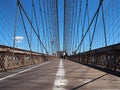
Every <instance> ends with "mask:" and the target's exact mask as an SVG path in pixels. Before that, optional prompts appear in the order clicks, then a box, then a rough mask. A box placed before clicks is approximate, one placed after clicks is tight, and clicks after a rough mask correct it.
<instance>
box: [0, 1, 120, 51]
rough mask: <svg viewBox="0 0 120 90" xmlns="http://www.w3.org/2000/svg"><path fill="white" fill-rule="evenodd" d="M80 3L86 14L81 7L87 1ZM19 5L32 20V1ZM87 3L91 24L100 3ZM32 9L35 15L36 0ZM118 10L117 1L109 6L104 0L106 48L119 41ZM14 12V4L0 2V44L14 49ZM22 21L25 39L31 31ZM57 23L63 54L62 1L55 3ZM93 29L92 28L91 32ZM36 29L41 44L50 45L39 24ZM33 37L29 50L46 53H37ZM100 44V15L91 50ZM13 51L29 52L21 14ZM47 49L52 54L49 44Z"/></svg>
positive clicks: (101, 42)
mask: <svg viewBox="0 0 120 90" xmlns="http://www.w3.org/2000/svg"><path fill="white" fill-rule="evenodd" d="M47 1H49V0H47ZM82 1H83V2H82V3H83V7H82V11H83V13H84V10H85V6H84V4H85V2H86V0H82ZM21 3H22V5H23V6H24V8H25V10H26V12H27V14H28V16H29V17H30V18H31V16H32V15H31V12H32V11H31V9H32V7H31V5H32V4H31V3H32V2H31V0H21ZM88 3H89V10H90V12H89V14H90V20H91V19H92V17H93V15H94V12H95V10H96V8H97V6H98V3H99V0H88ZM108 4H109V5H108ZM48 5H49V4H48ZM35 6H36V11H37V10H38V9H39V8H38V0H35ZM118 8H119V0H115V1H112V2H111V3H110V0H104V12H105V23H106V30H107V38H108V39H107V41H108V45H111V44H116V43H119V41H120V40H119V38H117V37H120V31H119V25H120V24H119V22H118V21H119V9H118ZM107 9H108V10H107ZM15 10H16V0H1V1H0V30H1V32H0V44H2V45H7V46H13V36H14V32H13V31H14V25H15ZM36 13H37V17H39V16H38V15H39V12H36ZM76 13H77V12H76ZM100 13H101V11H100ZM23 17H24V20H25V24H26V28H27V31H28V36H30V30H31V27H30V25H29V24H28V21H27V19H26V18H25V16H24V15H23ZM44 17H45V16H44V14H43V18H44ZM110 17H112V18H110ZM117 18H118V19H117ZM44 20H45V19H44ZM38 21H39V20H38ZM58 21H59V36H60V50H63V41H64V39H63V35H64V33H63V30H64V0H58ZM112 21H113V25H111V22H112ZM33 22H34V26H35V28H36V24H35V20H33ZM117 22H118V23H117ZM40 23H41V19H40ZM116 24H117V25H116ZM45 25H46V24H45ZM87 26H88V24H86V25H85V30H86V29H87ZM93 26H94V25H93ZM93 26H92V27H91V28H93ZM115 26H116V27H115ZM39 27H40V30H41V32H40V37H41V40H42V41H43V42H44V43H46V42H49V43H51V41H49V40H48V39H47V38H48V37H47V35H45V38H46V42H45V41H44V38H43V37H44V35H43V32H42V28H43V26H42V24H40V25H39ZM44 29H45V30H46V29H47V28H46V27H44ZM110 32H113V33H110ZM91 33H92V30H91ZM80 34H81V30H80V29H79V35H80ZM32 36H33V39H32V50H33V51H39V52H43V53H44V52H45V51H44V50H41V49H40V50H38V40H37V37H36V36H35V34H34V32H33V31H32ZM111 38H113V39H112V40H111ZM78 39H79V40H78V43H77V45H78V44H79V41H80V40H81V38H78ZM85 40H86V42H85V46H87V45H88V39H85ZM103 40H104V38H103V26H102V24H101V14H100V16H99V19H98V25H97V29H96V35H95V38H94V42H93V49H94V48H99V47H103V46H104V42H103ZM16 47H18V48H22V49H27V50H29V46H28V43H27V38H26V36H25V31H24V28H23V25H22V21H21V16H20V13H19V15H18V23H17V33H16ZM46 47H47V49H48V50H49V52H50V53H52V49H49V47H51V46H49V45H48V43H47V44H46ZM53 49H54V48H53ZM74 49H75V48H74ZM88 49H89V46H87V47H86V50H88ZM53 52H54V50H53Z"/></svg>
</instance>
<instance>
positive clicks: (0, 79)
mask: <svg viewBox="0 0 120 90" xmlns="http://www.w3.org/2000/svg"><path fill="white" fill-rule="evenodd" d="M51 62H53V61H49V62H45V63H42V64H39V65H37V66H34V67H31V68H28V69H25V70H22V71H20V72H18V73H15V74H12V75H8V76H5V77H3V78H0V81H3V80H5V79H8V78H11V77H14V76H16V75H18V74H22V73H25V72H27V71H30V70H32V69H35V68H37V67H40V66H43V65H45V64H48V63H51Z"/></svg>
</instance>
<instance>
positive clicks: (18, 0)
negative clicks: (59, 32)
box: [17, 0, 48, 54]
mask: <svg viewBox="0 0 120 90" xmlns="http://www.w3.org/2000/svg"><path fill="white" fill-rule="evenodd" d="M17 5H18V6H19V7H20V8H21V9H22V10H23V12H24V14H25V16H26V18H27V20H28V22H29V23H30V25H31V27H32V28H33V31H34V33H35V34H36V36H37V38H38V40H39V42H40V43H41V45H42V46H43V48H44V49H45V51H46V53H47V54H48V51H47V49H46V47H45V46H44V44H43V42H42V41H41V39H40V37H39V35H38V34H37V32H36V30H35V28H34V26H33V24H32V23H31V21H30V19H29V17H28V15H27V13H26V11H25V10H24V8H23V6H22V4H21V3H20V0H17Z"/></svg>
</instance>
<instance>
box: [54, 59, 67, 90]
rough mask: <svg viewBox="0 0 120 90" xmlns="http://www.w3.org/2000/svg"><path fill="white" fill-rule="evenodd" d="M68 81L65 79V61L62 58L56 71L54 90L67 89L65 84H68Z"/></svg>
mask: <svg viewBox="0 0 120 90" xmlns="http://www.w3.org/2000/svg"><path fill="white" fill-rule="evenodd" d="M67 82H68V81H67V80H66V79H65V70H64V66H63V61H62V59H61V60H60V62H59V67H58V71H57V73H56V78H55V82H54V86H53V90H66V89H65V88H64V86H65V85H67Z"/></svg>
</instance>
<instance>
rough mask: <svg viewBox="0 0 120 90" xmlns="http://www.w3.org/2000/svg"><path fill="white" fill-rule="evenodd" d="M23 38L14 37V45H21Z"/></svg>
mask: <svg viewBox="0 0 120 90" xmlns="http://www.w3.org/2000/svg"><path fill="white" fill-rule="evenodd" d="M23 39H24V37H23V36H15V41H16V43H22V41H23Z"/></svg>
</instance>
